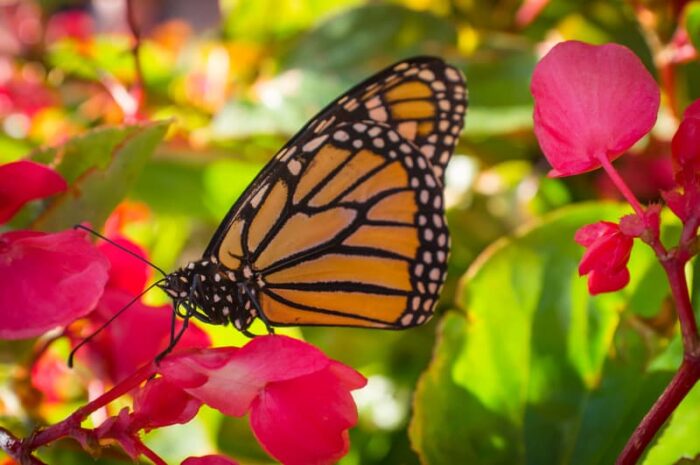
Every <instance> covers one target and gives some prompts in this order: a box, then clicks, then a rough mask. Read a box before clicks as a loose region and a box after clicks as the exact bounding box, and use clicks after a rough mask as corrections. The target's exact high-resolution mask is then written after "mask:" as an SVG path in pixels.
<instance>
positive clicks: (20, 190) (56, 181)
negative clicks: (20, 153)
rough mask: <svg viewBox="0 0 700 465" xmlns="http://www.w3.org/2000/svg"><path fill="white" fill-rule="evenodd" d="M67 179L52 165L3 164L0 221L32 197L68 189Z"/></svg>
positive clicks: (1, 168) (0, 222)
mask: <svg viewBox="0 0 700 465" xmlns="http://www.w3.org/2000/svg"><path fill="white" fill-rule="evenodd" d="M66 187H67V185H66V181H64V180H63V178H62V177H61V175H59V174H58V173H56V172H55V171H54V170H52V169H51V168H49V167H47V166H44V165H40V164H39V163H35V162H33V161H28V160H21V161H16V162H13V163H7V164H4V165H2V166H0V224H2V223H5V222H7V221H8V220H9V219H10V218H12V216H14V214H15V213H17V211H19V209H20V208H22V206H23V205H24V204H25V203H27V202H29V201H30V200H36V199H41V198H44V197H48V196H49V195H53V194H56V193H58V192H62V191H64V190H66Z"/></svg>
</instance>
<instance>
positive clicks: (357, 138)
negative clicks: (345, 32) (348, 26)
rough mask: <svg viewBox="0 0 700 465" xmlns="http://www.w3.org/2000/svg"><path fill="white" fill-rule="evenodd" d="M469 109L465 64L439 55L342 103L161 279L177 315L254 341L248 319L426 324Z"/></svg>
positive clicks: (393, 71)
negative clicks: (460, 66) (447, 178)
mask: <svg viewBox="0 0 700 465" xmlns="http://www.w3.org/2000/svg"><path fill="white" fill-rule="evenodd" d="M466 107H467V90H466V86H465V81H464V77H463V76H462V74H461V72H460V71H459V70H457V69H456V68H454V67H452V66H450V65H448V64H446V63H445V62H444V61H442V60H441V59H439V58H434V57H416V58H411V59H407V60H405V61H401V62H399V63H396V64H394V65H392V66H390V67H388V68H386V69H384V70H383V71H380V72H379V73H377V74H375V75H374V76H371V77H370V78H368V79H367V80H365V81H364V82H362V83H360V84H358V85H357V86H355V87H354V88H352V89H351V90H349V91H348V92H347V93H345V94H344V95H342V96H341V97H339V98H338V99H336V100H335V101H334V102H332V103H331V104H329V105H328V106H327V107H326V108H324V109H323V110H322V111H321V112H320V113H319V114H318V115H316V117H314V118H313V119H312V120H311V121H309V122H308V123H307V124H306V125H305V126H304V127H303V128H302V129H301V130H300V131H299V132H298V133H297V134H296V135H295V136H294V137H293V138H292V139H291V140H290V141H289V142H287V144H286V145H285V146H284V147H283V148H282V149H281V150H280V151H279V152H278V153H277V154H276V155H275V156H274V158H272V160H271V161H270V162H269V163H268V164H267V165H266V166H265V167H264V168H263V169H262V171H261V172H260V173H259V174H258V176H257V177H256V178H255V179H254V180H253V182H252V183H251V184H250V186H248V188H247V189H246V190H245V192H244V193H243V194H242V195H241V196H240V198H239V199H238V201H236V202H235V204H234V205H233V206H232V207H231V209H230V211H229V212H228V214H227V215H226V217H225V218H224V220H223V221H222V223H221V225H220V226H219V228H218V229H217V231H216V233H215V234H214V236H213V237H212V239H211V242H210V243H209V245H208V247H207V248H206V250H205V252H204V254H203V256H202V258H201V259H200V260H197V261H194V262H191V263H189V264H187V265H186V266H184V267H183V268H180V269H178V270H177V271H175V272H173V273H170V274H169V275H168V276H167V277H166V278H165V279H164V281H163V282H162V283H160V284H159V287H161V288H162V289H163V290H164V291H165V292H166V293H168V294H169V295H170V296H171V297H172V299H173V301H174V308H175V314H176V315H178V316H180V317H183V318H184V319H185V323H186V322H187V321H188V320H189V318H191V317H195V318H197V319H199V320H201V321H203V322H205V323H211V324H222V325H225V324H228V323H231V324H233V326H234V327H235V328H237V329H238V330H240V331H242V332H243V333H245V334H248V335H251V334H250V333H249V332H248V327H249V326H250V325H251V323H252V322H253V320H254V319H255V318H259V319H261V320H262V321H263V322H264V323H265V325H266V326H267V329H268V330H269V331H270V332H272V327H273V326H290V325H295V326H296V325H324V326H326V325H332V326H356V327H370V328H387V329H400V328H407V327H411V326H415V325H420V324H422V323H424V322H425V321H427V320H428V319H429V318H430V317H431V316H432V313H433V310H434V308H435V305H436V302H437V299H438V296H439V292H440V289H441V287H442V285H443V283H444V281H445V276H446V273H447V271H446V270H447V256H448V253H449V247H450V239H449V235H448V231H447V226H446V223H445V215H444V200H443V192H442V191H443V182H444V173H445V168H446V166H447V163H448V161H449V159H450V156H451V155H452V152H453V150H454V147H455V144H456V143H457V138H458V136H459V134H460V132H461V130H462V127H463V123H464V116H465V112H466ZM185 327H186V325H183V329H182V331H184V328H185ZM182 331H181V332H180V334H179V335H181V334H182ZM179 335H178V336H177V337H175V338H174V339H175V340H174V341H171V345H174V344H175V343H176V340H177V339H178V338H179Z"/></svg>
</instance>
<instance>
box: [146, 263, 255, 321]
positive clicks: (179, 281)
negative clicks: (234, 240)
mask: <svg viewBox="0 0 700 465" xmlns="http://www.w3.org/2000/svg"><path fill="white" fill-rule="evenodd" d="M243 286H244V285H243V284H242V282H241V280H240V279H238V277H237V275H236V274H235V273H234V272H233V271H230V270H228V269H226V268H224V267H222V266H221V265H220V264H219V263H218V261H217V260H216V258H214V257H212V258H211V259H208V260H207V259H202V260H198V261H195V262H191V263H189V264H188V265H186V266H184V267H183V268H180V269H179V270H176V271H174V272H172V273H170V274H169V275H168V276H167V277H166V278H165V281H164V282H163V283H162V284H160V285H159V287H160V288H161V289H163V290H164V291H165V292H166V293H167V294H168V295H169V296H170V297H171V298H172V299H173V302H174V305H175V308H176V309H178V314H179V315H180V316H183V317H190V316H194V317H195V318H197V319H199V320H201V321H204V322H205V323H210V324H220V325H225V324H228V323H229V322H230V323H233V325H234V326H235V327H236V328H238V329H245V328H247V327H248V325H250V323H251V322H252V319H253V317H254V316H255V314H254V313H255V312H254V310H253V311H251V308H252V307H251V304H250V299H249V295H248V292H252V294H251V295H254V294H255V290H250V291H246V290H245V289H243ZM180 307H183V308H184V311H182V309H180Z"/></svg>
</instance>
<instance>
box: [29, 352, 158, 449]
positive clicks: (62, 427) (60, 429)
mask: <svg viewBox="0 0 700 465" xmlns="http://www.w3.org/2000/svg"><path fill="white" fill-rule="evenodd" d="M156 370H157V367H156V365H155V363H154V362H151V363H149V364H148V365H144V366H143V367H141V368H139V369H138V370H137V371H135V372H134V373H133V374H132V375H131V376H129V377H128V378H126V379H125V380H124V381H122V382H121V383H119V384H117V385H116V386H114V387H113V388H112V389H110V390H109V391H107V392H105V393H104V394H102V395H101V396H100V397H98V398H97V399H95V400H93V401H91V402H89V403H88V404H86V405H84V406H83V407H80V408H79V409H78V410H76V411H75V412H73V413H72V414H71V415H70V416H69V417H67V418H66V419H65V420H63V421H61V422H59V423H56V424H54V425H51V426H49V427H48V428H46V429H44V430H42V431H39V432H38V433H36V434H34V435H32V436H30V437H28V438H27V439H25V440H24V441H23V443H22V450H23V451H25V452H26V453H27V454H29V453H31V452H32V451H34V450H36V449H37V448H39V447H41V446H44V445H46V444H49V443H51V442H53V441H55V440H57V439H60V438H62V437H66V436H74V435H75V434H76V433H77V432H80V431H82V428H80V424H81V423H82V422H83V421H84V420H85V419H86V418H87V417H88V416H89V415H90V414H91V413H93V412H94V411H96V410H98V409H100V408H102V407H104V406H105V405H107V404H109V403H110V402H112V401H113V400H115V399H117V398H119V397H121V396H123V395H124V394H126V393H128V392H130V391H131V390H133V389H135V388H137V387H138V386H139V385H140V384H141V383H143V382H144V381H146V380H147V379H148V378H150V377H151V376H153V375H154V374H155V373H156Z"/></svg>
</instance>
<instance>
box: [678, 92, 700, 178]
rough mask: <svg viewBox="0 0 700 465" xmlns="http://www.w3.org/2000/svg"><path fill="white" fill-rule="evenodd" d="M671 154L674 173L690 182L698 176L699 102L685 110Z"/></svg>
mask: <svg viewBox="0 0 700 465" xmlns="http://www.w3.org/2000/svg"><path fill="white" fill-rule="evenodd" d="M671 153H672V160H673V163H674V168H675V171H676V173H677V174H678V173H683V176H682V179H686V180H688V181H690V182H692V181H693V180H694V178H695V177H696V176H700V100H697V101H696V102H695V103H694V104H693V105H691V106H689V107H688V108H687V109H686V112H685V117H684V118H683V121H681V124H680V126H679V127H678V130H677V131H676V134H675V135H674V136H673V140H672V141H671Z"/></svg>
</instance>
